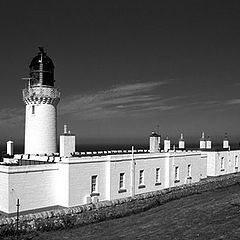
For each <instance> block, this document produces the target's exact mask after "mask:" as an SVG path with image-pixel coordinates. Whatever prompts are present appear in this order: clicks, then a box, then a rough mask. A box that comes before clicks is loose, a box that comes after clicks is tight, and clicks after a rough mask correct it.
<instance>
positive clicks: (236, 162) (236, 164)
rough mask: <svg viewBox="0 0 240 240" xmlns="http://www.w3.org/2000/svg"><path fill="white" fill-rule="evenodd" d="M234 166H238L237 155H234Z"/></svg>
mask: <svg viewBox="0 0 240 240" xmlns="http://www.w3.org/2000/svg"><path fill="white" fill-rule="evenodd" d="M234 167H235V168H236V169H237V168H238V156H235V160H234Z"/></svg>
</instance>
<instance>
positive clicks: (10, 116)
mask: <svg viewBox="0 0 240 240" xmlns="http://www.w3.org/2000/svg"><path fill="white" fill-rule="evenodd" d="M23 122H24V111H23V108H21V109H19V108H4V109H1V110H0V125H1V126H19V125H22V124H23Z"/></svg>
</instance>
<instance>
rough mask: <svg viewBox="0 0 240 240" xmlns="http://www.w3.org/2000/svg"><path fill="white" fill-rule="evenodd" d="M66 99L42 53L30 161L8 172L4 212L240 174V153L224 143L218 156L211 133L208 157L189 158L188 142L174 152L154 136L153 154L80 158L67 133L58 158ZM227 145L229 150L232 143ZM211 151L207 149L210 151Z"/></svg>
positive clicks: (30, 92)
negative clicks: (59, 124) (61, 110)
mask: <svg viewBox="0 0 240 240" xmlns="http://www.w3.org/2000/svg"><path fill="white" fill-rule="evenodd" d="M59 99H60V93H59V91H58V90H57V89H56V88H55V87H54V65H53V62H52V60H51V59H50V58H49V57H48V56H47V55H46V53H45V52H44V51H43V49H42V48H40V52H39V54H38V55H37V56H36V57H35V58H33V60H32V62H31V64H30V78H29V81H28V86H27V88H25V89H24V90H23V100H24V102H25V104H26V119H25V153H24V154H15V155H14V154H13V142H12V141H9V142H8V144H7V149H8V150H7V152H8V158H5V159H4V162H2V163H1V164H0V211H1V212H3V213H6V214H13V213H15V212H16V202H17V200H18V199H19V200H20V211H21V212H24V211H30V210H39V209H42V208H55V207H58V206H62V207H72V206H77V205H82V204H87V203H95V202H98V201H103V200H113V199H118V198H124V197H129V196H134V195H136V194H141V193H145V192H151V191H156V190H161V189H165V188H169V187H174V186H178V185H182V184H191V183H194V182H198V181H201V180H202V179H205V178H207V177H210V176H211V177H212V176H219V175H223V174H229V173H235V172H238V171H239V167H240V165H239V158H240V150H234V151H231V150H230V146H229V141H228V139H226V138H225V139H224V144H223V149H222V150H221V151H213V150H211V143H210V139H209V138H208V140H207V141H209V143H207V145H206V139H205V137H204V133H203V134H202V137H201V139H200V146H199V147H200V149H199V150H196V151H188V150H186V145H185V141H184V139H183V134H181V138H180V140H179V149H178V150H177V149H176V148H175V147H174V148H173V149H172V148H171V141H170V139H165V140H164V147H163V150H161V137H160V135H159V134H157V133H155V132H152V134H151V135H150V139H149V150H138V151H137V150H134V149H132V150H123V151H122V150H118V151H100V152H81V153H75V135H74V134H71V133H70V132H69V131H68V130H67V126H65V127H64V133H63V134H62V135H60V151H59V153H60V154H56V152H57V149H56V144H57V138H56V135H57V133H56V123H57V104H58V102H59ZM226 142H227V143H226ZM206 146H207V147H206Z"/></svg>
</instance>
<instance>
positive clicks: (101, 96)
mask: <svg viewBox="0 0 240 240" xmlns="http://www.w3.org/2000/svg"><path fill="white" fill-rule="evenodd" d="M164 84H166V82H145V83H133V84H126V85H118V86H115V87H112V88H110V89H107V90H104V91H99V92H97V93H94V94H80V95H75V96H72V97H69V98H66V99H63V100H62V105H60V111H59V112H60V114H63V115H65V114H71V115H74V118H77V119H104V118H109V117H119V116H125V115H128V116H130V115H136V114H145V112H149V111H166V110H171V109H173V108H175V107H176V105H174V104H171V103H170V102H171V100H173V98H169V99H164V98H163V97H161V96H160V94H159V89H160V86H162V85H164ZM174 98H176V97H174Z"/></svg>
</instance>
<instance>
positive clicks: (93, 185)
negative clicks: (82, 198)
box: [91, 175, 98, 193]
mask: <svg viewBox="0 0 240 240" xmlns="http://www.w3.org/2000/svg"><path fill="white" fill-rule="evenodd" d="M97 192H98V175H92V176H91V193H97Z"/></svg>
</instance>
